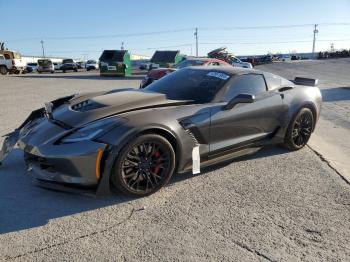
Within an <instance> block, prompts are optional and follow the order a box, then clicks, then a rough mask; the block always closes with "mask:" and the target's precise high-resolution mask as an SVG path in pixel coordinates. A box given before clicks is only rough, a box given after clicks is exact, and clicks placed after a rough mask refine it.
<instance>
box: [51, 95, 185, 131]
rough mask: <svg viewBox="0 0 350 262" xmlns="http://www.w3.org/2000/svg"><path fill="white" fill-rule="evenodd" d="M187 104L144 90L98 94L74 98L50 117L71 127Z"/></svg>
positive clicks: (183, 101)
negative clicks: (125, 114) (152, 109)
mask: <svg viewBox="0 0 350 262" xmlns="http://www.w3.org/2000/svg"><path fill="white" fill-rule="evenodd" d="M189 103H191V101H185V100H181V101H179V100H169V99H167V98H166V96H165V95H164V94H160V93H153V92H147V91H143V90H130V89H128V90H122V91H110V92H105V93H102V92H97V93H93V94H91V95H84V96H80V97H79V96H78V97H75V98H73V99H72V100H70V102H69V103H65V104H63V105H62V106H60V107H59V108H57V109H56V110H54V112H53V118H54V120H57V121H59V122H61V123H63V124H65V125H69V126H70V127H80V126H83V125H85V124H88V123H89V122H92V121H95V120H98V119H102V118H105V117H108V116H111V115H118V114H121V113H126V112H130V111H135V110H143V109H149V108H159V107H169V106H179V105H183V104H189Z"/></svg>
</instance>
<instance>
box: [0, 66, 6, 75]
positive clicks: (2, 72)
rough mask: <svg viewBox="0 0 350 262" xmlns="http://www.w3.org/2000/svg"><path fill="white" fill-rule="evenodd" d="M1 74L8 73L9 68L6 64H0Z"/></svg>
mask: <svg viewBox="0 0 350 262" xmlns="http://www.w3.org/2000/svg"><path fill="white" fill-rule="evenodd" d="M0 74H2V75H7V74H8V70H7V68H6V66H0Z"/></svg>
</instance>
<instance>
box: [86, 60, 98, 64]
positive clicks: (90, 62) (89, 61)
mask: <svg viewBox="0 0 350 262" xmlns="http://www.w3.org/2000/svg"><path fill="white" fill-rule="evenodd" d="M86 63H87V64H96V63H97V62H96V61H95V60H88V61H87V62H86Z"/></svg>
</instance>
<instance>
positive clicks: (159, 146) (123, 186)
mask: <svg viewBox="0 0 350 262" xmlns="http://www.w3.org/2000/svg"><path fill="white" fill-rule="evenodd" d="M121 152H122V153H121V155H120V156H119V157H118V159H117V160H116V163H115V165H114V169H113V171H112V172H113V173H112V174H111V180H112V183H113V185H114V186H115V187H116V188H117V189H119V190H120V191H122V192H124V193H126V194H129V195H133V196H147V195H150V194H153V193H154V192H156V191H158V190H159V189H160V188H161V187H163V186H164V185H165V184H166V183H167V182H168V181H169V180H170V178H171V176H172V174H173V172H174V169H175V153H174V150H173V147H172V146H171V144H170V143H169V141H168V140H166V139H165V138H164V137H162V136H159V135H156V134H146V135H141V136H139V137H137V138H135V139H134V140H132V141H131V142H129V143H128V144H127V145H126V146H125V147H124V148H123V150H121Z"/></svg>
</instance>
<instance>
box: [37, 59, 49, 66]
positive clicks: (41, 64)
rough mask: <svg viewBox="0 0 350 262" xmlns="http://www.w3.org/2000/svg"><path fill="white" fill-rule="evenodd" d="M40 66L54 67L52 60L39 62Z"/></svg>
mask: <svg viewBox="0 0 350 262" xmlns="http://www.w3.org/2000/svg"><path fill="white" fill-rule="evenodd" d="M38 64H39V65H40V66H50V65H52V62H51V60H38Z"/></svg>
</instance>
